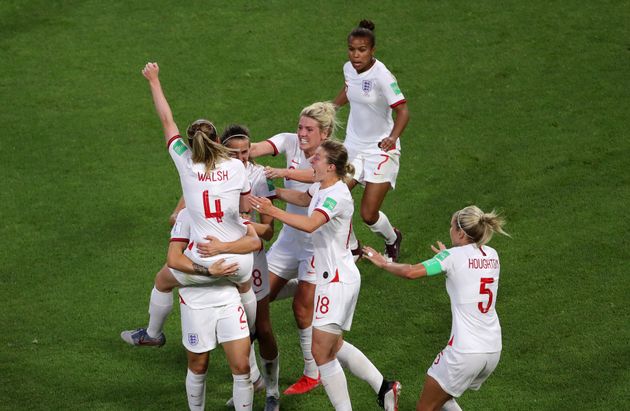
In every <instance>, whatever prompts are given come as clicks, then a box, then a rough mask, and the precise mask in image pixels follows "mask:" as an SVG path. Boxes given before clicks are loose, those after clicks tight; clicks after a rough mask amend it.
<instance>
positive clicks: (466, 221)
mask: <svg viewBox="0 0 630 411" xmlns="http://www.w3.org/2000/svg"><path fill="white" fill-rule="evenodd" d="M454 217H455V222H456V224H457V227H458V228H459V229H460V230H463V231H464V234H466V236H467V237H468V238H470V239H471V240H472V241H473V242H474V243H475V244H477V245H478V246H482V245H484V244H487V243H488V242H490V239H491V238H492V235H493V234H494V233H499V234H502V235H505V236H508V237H510V235H509V234H508V233H506V232H505V231H504V230H503V226H504V225H505V219H504V218H503V217H501V216H500V215H499V214H498V213H497V212H496V211H495V210H492V211H491V212H489V213H484V212H483V211H482V210H481V209H480V208H479V207H477V206H474V205H472V206H468V207H465V208H463V209H461V210H459V211H457V212H456V213H455V215H454Z"/></svg>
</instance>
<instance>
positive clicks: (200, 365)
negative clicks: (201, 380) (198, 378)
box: [188, 361, 208, 375]
mask: <svg viewBox="0 0 630 411" xmlns="http://www.w3.org/2000/svg"><path fill="white" fill-rule="evenodd" d="M188 369H189V370H190V371H192V372H193V374H197V375H202V374H205V373H206V372H207V371H208V363H206V362H203V361H189V362H188Z"/></svg>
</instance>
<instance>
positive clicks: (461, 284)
mask: <svg viewBox="0 0 630 411" xmlns="http://www.w3.org/2000/svg"><path fill="white" fill-rule="evenodd" d="M435 259H436V260H438V261H439V262H440V265H441V267H442V271H444V272H445V273H446V291H447V292H448V295H449V297H450V299H451V312H452V315H453V320H452V328H451V338H450V340H449V345H451V346H452V347H453V349H455V350H457V351H459V352H462V353H492V352H497V351H501V347H502V345H501V325H500V324H499V316H498V315H497V312H496V310H495V304H496V301H497V290H498V288H499V271H500V264H499V256H498V255H497V252H496V251H495V250H494V249H493V248H492V247H488V246H487V245H484V246H482V247H477V246H476V245H475V244H468V245H465V246H461V247H453V248H450V249H448V250H445V251H442V252H441V253H439V254H437V255H436V256H435Z"/></svg>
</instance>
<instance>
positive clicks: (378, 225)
mask: <svg viewBox="0 0 630 411" xmlns="http://www.w3.org/2000/svg"><path fill="white" fill-rule="evenodd" d="M368 227H369V228H370V230H372V232H373V233H376V234H378V235H380V236H381V237H383V238H384V239H385V242H386V243H387V244H394V243H395V242H396V233H395V232H394V227H392V225H391V224H390V222H389V219H388V218H387V216H386V215H385V214H384V213H383V212H382V211H379V212H378V220H376V222H375V223H374V224H372V225H368Z"/></svg>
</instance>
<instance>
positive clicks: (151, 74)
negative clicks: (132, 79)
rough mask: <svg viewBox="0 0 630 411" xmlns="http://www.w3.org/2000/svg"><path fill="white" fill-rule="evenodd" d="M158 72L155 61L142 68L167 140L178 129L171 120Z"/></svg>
mask: <svg viewBox="0 0 630 411" xmlns="http://www.w3.org/2000/svg"><path fill="white" fill-rule="evenodd" d="M159 72H160V68H159V67H158V65H157V63H147V64H146V66H144V69H143V70H142V75H143V76H144V77H146V79H147V80H148V81H149V87H151V94H152V95H153V104H155V111H157V115H158V117H159V118H160V122H161V123H162V128H163V129H164V139H165V141H166V142H168V140H169V139H170V138H171V137H173V136H176V135H178V134H179V130H178V129H177V125H176V124H175V121H174V120H173V113H172V112H171V107H170V106H169V105H168V102H167V101H166V97H165V96H164V92H163V91H162V85H161V84H160V78H159Z"/></svg>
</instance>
